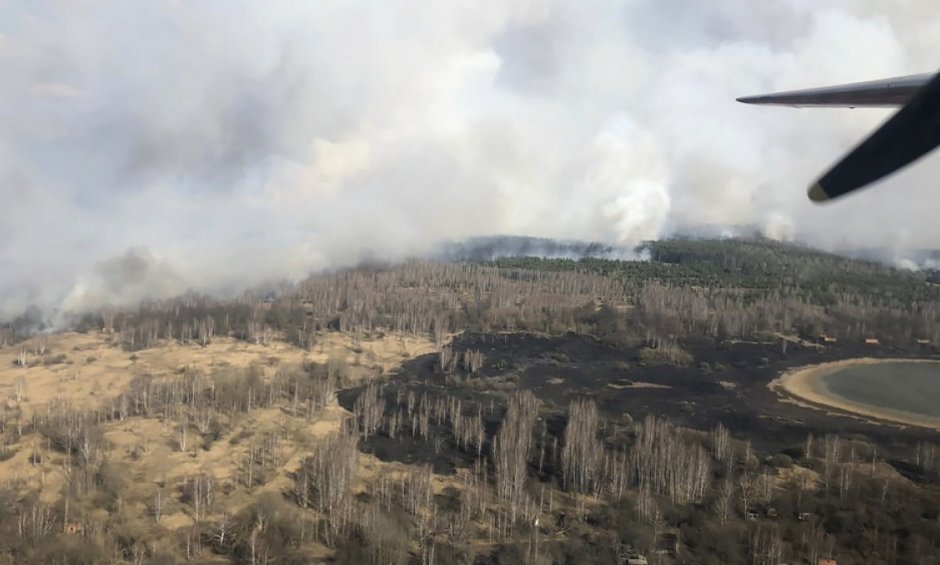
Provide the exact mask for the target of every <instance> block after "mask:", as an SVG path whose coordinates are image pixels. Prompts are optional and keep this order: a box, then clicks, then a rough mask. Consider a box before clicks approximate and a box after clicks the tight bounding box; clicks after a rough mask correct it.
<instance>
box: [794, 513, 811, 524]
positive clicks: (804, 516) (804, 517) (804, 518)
mask: <svg viewBox="0 0 940 565" xmlns="http://www.w3.org/2000/svg"><path fill="white" fill-rule="evenodd" d="M796 519H797V520H799V521H800V522H805V521H807V520H809V519H810V513H809V512H800V513H799V514H797V515H796Z"/></svg>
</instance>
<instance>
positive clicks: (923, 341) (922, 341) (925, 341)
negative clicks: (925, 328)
mask: <svg viewBox="0 0 940 565" xmlns="http://www.w3.org/2000/svg"><path fill="white" fill-rule="evenodd" d="M917 345H930V340H929V339H918V340H917Z"/></svg>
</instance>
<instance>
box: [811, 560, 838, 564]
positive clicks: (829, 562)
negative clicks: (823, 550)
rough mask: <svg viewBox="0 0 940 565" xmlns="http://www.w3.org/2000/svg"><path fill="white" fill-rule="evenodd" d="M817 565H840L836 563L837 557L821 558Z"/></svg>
mask: <svg viewBox="0 0 940 565" xmlns="http://www.w3.org/2000/svg"><path fill="white" fill-rule="evenodd" d="M816 564H817V565H839V564H838V563H836V560H835V559H820V560H819V561H817V562H816Z"/></svg>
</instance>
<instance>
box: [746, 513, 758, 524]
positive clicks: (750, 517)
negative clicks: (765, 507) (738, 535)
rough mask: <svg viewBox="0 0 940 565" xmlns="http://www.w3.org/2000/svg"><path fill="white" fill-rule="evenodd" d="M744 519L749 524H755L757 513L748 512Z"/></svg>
mask: <svg viewBox="0 0 940 565" xmlns="http://www.w3.org/2000/svg"><path fill="white" fill-rule="evenodd" d="M745 517H746V518H747V519H748V521H749V522H756V521H757V518H758V514H757V512H748V513H747V514H746V515H745Z"/></svg>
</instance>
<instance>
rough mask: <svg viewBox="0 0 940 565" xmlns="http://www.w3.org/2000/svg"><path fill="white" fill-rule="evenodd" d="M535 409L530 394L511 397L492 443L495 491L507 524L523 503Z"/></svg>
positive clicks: (535, 414)
mask: <svg viewBox="0 0 940 565" xmlns="http://www.w3.org/2000/svg"><path fill="white" fill-rule="evenodd" d="M538 409H539V401H538V399H537V398H536V397H535V395H533V394H532V393H531V392H530V391H523V392H519V393H516V394H514V395H513V396H512V397H510V399H509V404H508V407H507V409H506V415H505V416H504V417H503V422H502V424H501V425H500V428H499V432H497V434H496V438H495V439H494V440H493V462H494V463H495V467H496V490H497V492H498V494H499V496H500V497H501V498H502V499H503V500H505V501H506V502H507V504H508V506H509V509H510V522H514V521H515V519H516V516H517V514H518V512H519V511H520V510H521V509H522V506H523V505H524V504H525V496H526V493H525V480H526V475H527V467H528V461H529V454H530V451H531V449H532V431H533V428H534V426H535V419H536V417H537V416H538Z"/></svg>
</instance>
